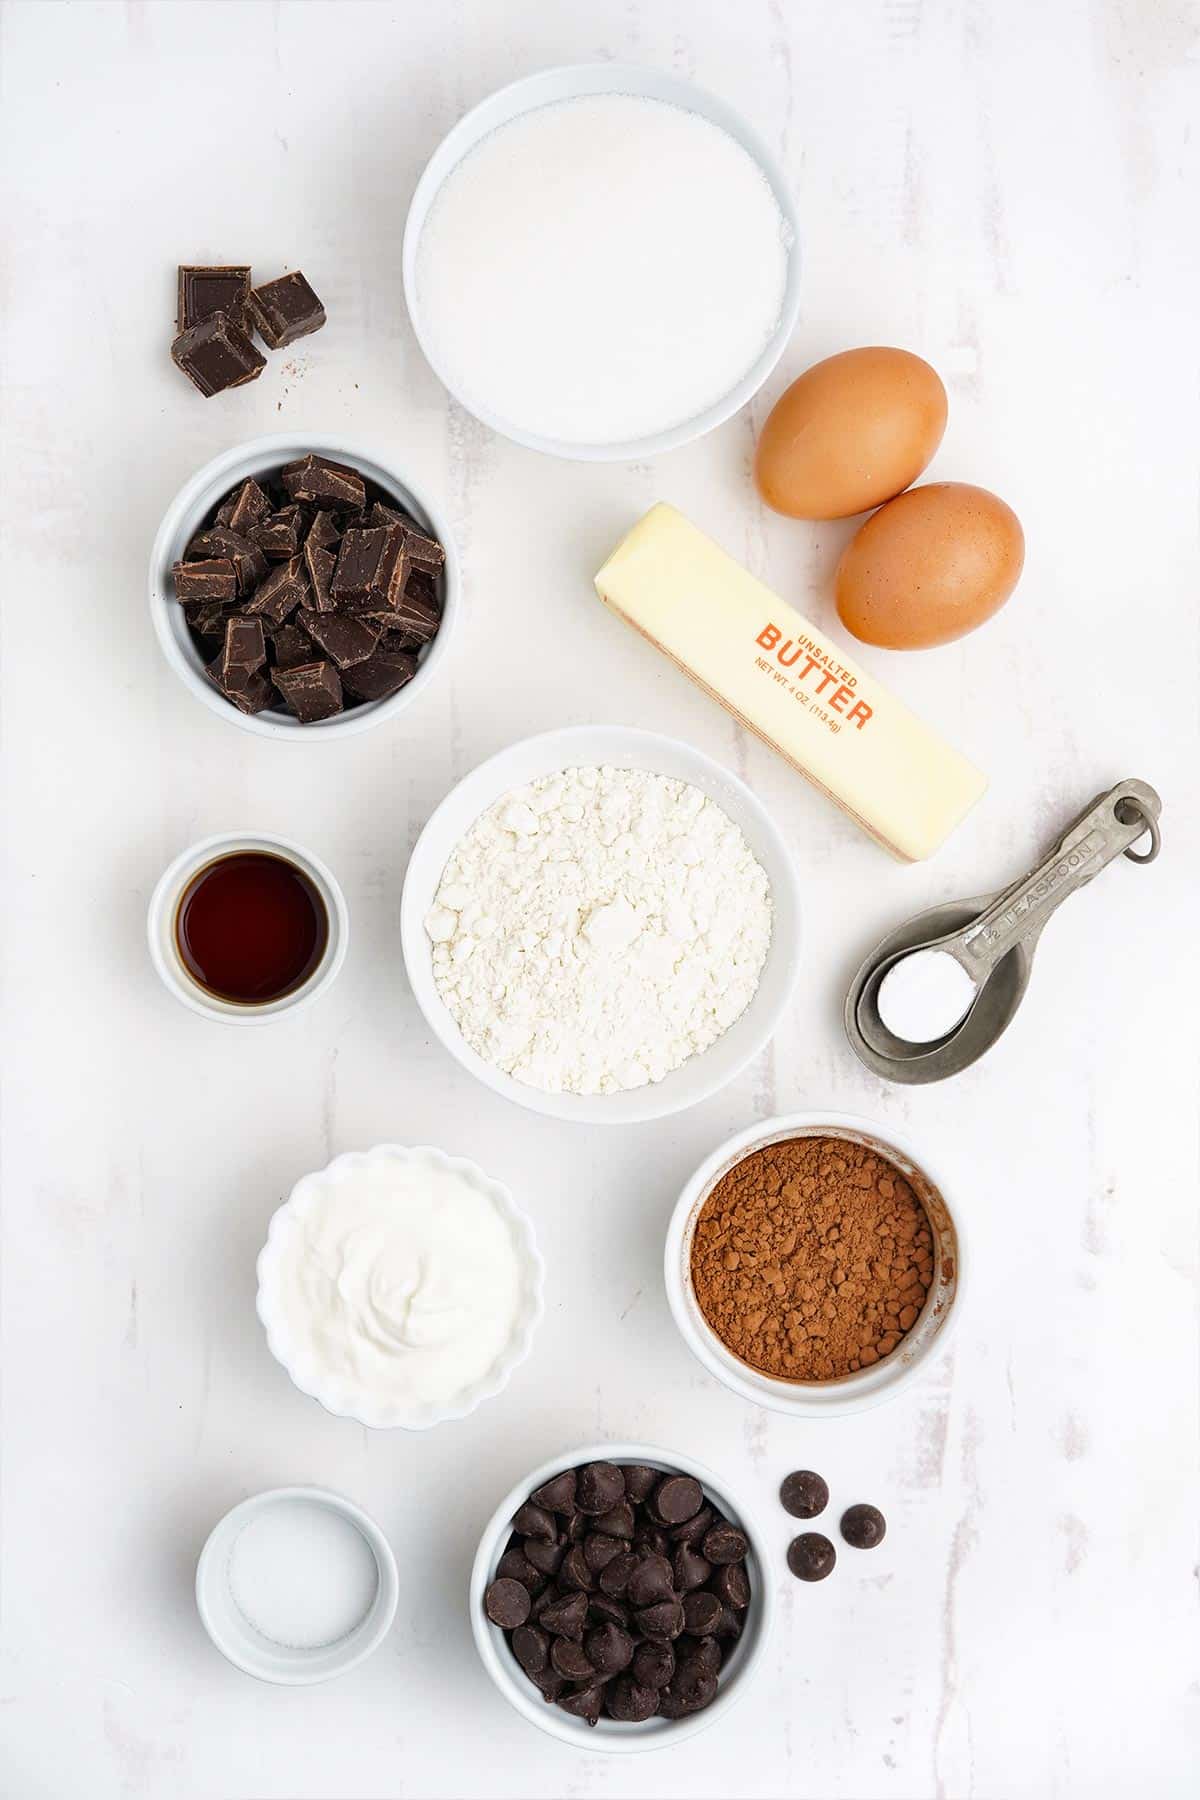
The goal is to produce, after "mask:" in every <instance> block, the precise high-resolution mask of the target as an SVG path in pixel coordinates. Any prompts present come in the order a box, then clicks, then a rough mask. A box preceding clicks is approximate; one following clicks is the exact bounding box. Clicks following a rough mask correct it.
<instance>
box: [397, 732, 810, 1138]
mask: <svg viewBox="0 0 1200 1800" xmlns="http://www.w3.org/2000/svg"><path fill="white" fill-rule="evenodd" d="M602 763H608V764H611V765H612V766H613V767H615V768H620V769H649V770H652V771H653V772H654V773H656V774H659V775H666V776H669V777H670V778H671V779H672V780H675V781H687V782H690V783H691V784H692V786H693V787H697V788H699V789H701V791H702V792H703V793H705V794H707V795H708V796H709V797H710V798H711V799H712V800H715V801H716V803H717V805H718V806H720V807H721V808H722V809H723V811H724V812H725V813H726V814H727V815H728V816H729V818H730V819H732V820H733V823H734V824H735V825H736V826H737V827H738V829H739V830H740V831H741V833H742V835H743V837H744V838H745V839H746V842H747V843H748V844H749V846H750V848H751V850H752V851H753V852H754V854H755V856H756V857H757V858H758V860H759V862H760V863H761V864H762V866H763V868H764V870H765V871H766V875H767V879H768V881H769V882H770V884H771V899H772V903H773V909H774V910H773V920H772V929H771V947H770V949H769V950H768V952H767V959H766V962H765V963H764V965H763V970H762V976H761V979H760V980H759V984H758V991H757V992H756V994H755V996H754V998H753V1000H752V1001H751V1002H750V1004H749V1006H748V1007H747V1008H746V1010H745V1012H744V1013H743V1014H742V1015H741V1017H740V1018H739V1019H736V1020H735V1021H734V1023H733V1024H732V1025H731V1026H730V1027H729V1029H728V1031H726V1032H725V1033H724V1034H723V1035H722V1036H721V1037H719V1038H718V1039H717V1041H716V1042H715V1043H714V1044H712V1045H710V1046H709V1048H708V1049H707V1050H705V1051H703V1052H702V1053H701V1054H700V1055H699V1056H694V1057H692V1058H691V1060H690V1061H689V1062H686V1063H684V1064H683V1065H682V1067H681V1068H678V1069H674V1070H672V1072H671V1073H670V1074H669V1075H667V1076H665V1077H664V1079H663V1080H662V1081H656V1082H651V1083H650V1084H649V1085H648V1086H646V1087H640V1088H632V1089H630V1090H629V1091H628V1092H626V1093H621V1094H551V1093H547V1092H546V1091H545V1090H543V1089H542V1088H535V1087H529V1086H528V1085H527V1084H526V1083H524V1082H521V1081H516V1080H514V1078H513V1077H512V1076H511V1075H506V1074H505V1073H504V1071H503V1070H502V1069H498V1068H496V1067H495V1065H494V1064H492V1063H489V1062H485V1061H484V1059H483V1057H482V1056H480V1055H479V1054H478V1052H476V1051H475V1050H473V1049H472V1048H471V1046H470V1045H469V1044H468V1043H467V1041H466V1039H465V1038H464V1037H463V1035H462V1033H461V1031H460V1030H459V1028H458V1026H457V1024H456V1023H455V1021H454V1019H453V1017H452V1016H451V1014H450V1011H449V1009H448V1008H447V1006H446V1003H445V1001H444V1000H443V999H442V997H441V995H440V994H439V993H438V990H437V985H436V983H435V981H434V978H433V958H432V947H431V945H430V942H429V938H428V937H427V935H426V932H425V918H426V915H427V914H428V912H429V910H430V908H431V907H432V905H433V902H434V897H435V895H436V893H437V890H438V886H439V884H440V882H441V879H442V871H443V870H444V869H445V867H446V863H447V862H448V861H449V858H450V855H451V852H452V851H453V850H454V848H455V846H456V845H457V843H458V841H459V839H460V838H461V837H462V836H463V834H464V833H465V832H467V831H468V830H469V829H470V827H471V826H472V825H473V824H474V823H475V820H476V819H477V818H478V817H479V815H480V813H483V812H486V811H487V809H488V807H489V806H491V805H492V803H493V802H494V801H496V800H498V799H499V798H500V797H501V795H503V794H506V793H508V792H510V791H511V790H512V789H513V788H519V787H523V786H524V785H525V783H526V782H529V781H535V780H537V779H538V778H539V777H540V776H543V775H553V774H556V773H557V772H558V770H560V769H570V768H579V767H586V766H587V765H589V764H592V765H599V764H602ZM400 937H401V943H402V945H403V949H404V963H405V967H406V968H407V970H408V979H409V982H410V983H411V985H412V990H413V994H414V995H415V997H416V1001H417V1005H418V1006H419V1007H420V1009H421V1011H422V1012H423V1013H424V1015H425V1018H426V1021H427V1022H428V1024H429V1026H430V1028H431V1029H432V1030H433V1032H434V1033H435V1034H436V1036H437V1037H438V1038H440V1040H441V1042H442V1043H443V1044H444V1045H445V1047H446V1049H447V1050H448V1051H449V1052H450V1054H451V1056H453V1057H454V1058H455V1059H456V1060H457V1061H458V1062H460V1063H461V1064H462V1066H463V1068H464V1069H466V1070H467V1071H468V1072H469V1073H470V1074H472V1075H474V1076H475V1078H476V1080H477V1081H482V1082H483V1084H484V1085H485V1087H490V1088H491V1089H492V1090H493V1092H495V1093H497V1094H503V1096H504V1098H505V1099H506V1100H512V1101H514V1102H515V1103H516V1105H518V1106H523V1107H525V1108H527V1110H529V1111H530V1112H537V1113H545V1114H547V1115H548V1116H549V1117H550V1118H552V1119H571V1120H575V1121H578V1122H579V1123H581V1124H586V1125H630V1124H634V1123H636V1122H637V1121H639V1120H642V1119H661V1118H664V1117H665V1116H666V1115H667V1114H668V1113H674V1112H681V1111H682V1110H683V1108H684V1107H686V1106H694V1105H695V1104H696V1103H697V1101H699V1100H706V1099H707V1098H708V1096H709V1095H710V1094H715V1093H716V1091H717V1089H718V1088H722V1087H724V1086H725V1084H726V1082H729V1081H732V1080H733V1078H734V1076H735V1075H737V1074H739V1073H740V1071H741V1070H742V1069H744V1068H745V1066H746V1064H747V1063H748V1062H750V1061H751V1059H752V1058H753V1057H755V1056H757V1055H758V1053H759V1051H760V1050H761V1049H762V1048H763V1046H764V1044H766V1042H767V1040H768V1039H769V1038H770V1037H771V1036H772V1035H773V1033H774V1032H775V1031H776V1030H777V1028H778V1026H779V1023H780V1020H781V1019H782V1017H783V1015H784V1013H785V1011H786V1010H787V1007H788V1005H789V1003H790V1001H791V997H792V990H793V988H794V986H795V982H796V977H797V975H798V974H799V971H800V884H799V882H798V880H797V878H796V871H795V869H794V867H793V865H792V859H791V856H790V854H789V852H788V848H787V845H786V844H785V843H784V841H783V838H782V836H781V835H780V832H779V829H778V827H777V826H776V825H775V823H774V821H773V819H772V818H771V816H770V814H769V813H768V812H767V810H766V808H765V807H764V806H763V805H762V804H761V803H760V802H759V801H758V800H757V799H756V798H755V796H754V795H753V794H752V793H751V792H750V789H749V788H748V787H747V786H746V784H745V782H743V781H739V780H738V778H737V776H736V775H731V774H730V772H729V770H728V769H723V768H722V767H721V765H720V763H717V762H714V761H713V759H712V758H711V757H710V756H705V755H704V753H703V752H702V751H700V750H695V749H693V748H692V746H691V745H690V744H685V743H683V742H682V741H681V740H680V739H678V738H669V737H660V736H659V735H658V734H657V733H656V732H652V731H638V730H636V729H635V728H634V727H633V726H629V725H575V726H570V727H568V728H567V729H565V730H562V731H546V732H543V733H542V734H541V735H540V736H539V737H531V738H523V739H522V740H521V742H520V743H517V744H510V745H509V747H508V749H507V750H501V751H500V753H499V754H498V755H497V756H493V757H491V758H490V759H489V760H488V761H487V762H485V763H481V764H480V765H479V767H478V768H477V769H473V770H472V771H471V773H470V774H469V775H467V776H464V778H463V780H462V781H460V782H459V784H458V786H457V787H455V788H452V789H451V791H450V793H449V794H447V796H446V798H445V799H444V800H443V801H442V803H441V805H440V806H439V807H438V808H437V810H436V811H435V812H434V813H433V815H432V817H431V818H430V820H429V822H428V824H427V825H426V826H425V829H424V831H422V833H421V835H420V837H419V838H418V839H417V842H416V846H415V848H414V850H413V853H412V856H411V857H410V859H409V864H408V871H407V873H406V875H405V877H404V892H403V895H402V896H401V901H400Z"/></svg>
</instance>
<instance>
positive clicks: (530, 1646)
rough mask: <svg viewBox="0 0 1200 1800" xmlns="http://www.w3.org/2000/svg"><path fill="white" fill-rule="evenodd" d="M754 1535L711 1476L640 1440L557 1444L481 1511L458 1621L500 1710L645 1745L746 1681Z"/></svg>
mask: <svg viewBox="0 0 1200 1800" xmlns="http://www.w3.org/2000/svg"><path fill="white" fill-rule="evenodd" d="M766 1567H767V1555H766V1548H765V1543H764V1540H763V1538H762V1536H761V1533H760V1531H759V1529H758V1527H757V1526H756V1525H755V1523H754V1522H753V1520H752V1519H751V1517H750V1515H749V1514H748V1513H747V1511H746V1509H745V1507H744V1506H742V1505H741V1504H740V1503H739V1502H737V1501H735V1500H734V1498H733V1496H732V1495H731V1494H730V1493H729V1492H728V1490H727V1489H726V1488H725V1486H724V1484H723V1483H722V1482H721V1481H720V1480H719V1479H718V1477H717V1476H715V1475H713V1474H712V1473H711V1472H710V1471H709V1470H708V1469H705V1468H704V1467H703V1466H702V1465H700V1464H698V1463H696V1462H693V1461H692V1460H691V1459H690V1458H688V1457H682V1456H678V1455H675V1454H674V1453H673V1452H668V1451H664V1450H658V1449H655V1448H653V1447H652V1446H650V1445H646V1444H593V1445H590V1446H586V1447H585V1448H583V1449H580V1450H572V1451H568V1452H566V1453H565V1454H564V1455H562V1456H557V1457H555V1458H554V1459H553V1460H552V1461H551V1462H548V1463H545V1464H544V1465H543V1466H542V1467H541V1468H540V1469H535V1470H534V1472H533V1473H532V1474H531V1475H528V1476H526V1477H525V1479H524V1480H523V1481H520V1482H518V1483H517V1485H516V1487H514V1488H513V1489H512V1491H511V1492H510V1493H509V1494H506V1495H505V1497H504V1499H503V1500H502V1501H501V1503H500V1505H499V1506H498V1507H497V1508H496V1511H495V1513H494V1514H493V1515H492V1518H491V1520H490V1522H489V1523H488V1526H487V1528H486V1530H485V1531H484V1534H483V1537H482V1539H481V1541H480V1545H479V1550H478V1553H477V1554H476V1557H475V1566H474V1568H473V1570H472V1573H471V1590H470V1608H471V1627H472V1630H473V1632H474V1636H475V1644H476V1648H477V1649H478V1651H479V1655H480V1657H481V1659H482V1661H483V1665H484V1668H485V1669H486V1670H487V1672H488V1674H489V1675H490V1676H491V1678H492V1680H493V1682H494V1683H495V1685H496V1686H497V1688H499V1690H500V1692H501V1693H502V1694H503V1696H504V1698H505V1699H506V1700H507V1701H508V1703H509V1705H510V1706H513V1707H515V1708H516V1710H517V1711H518V1712H519V1713H521V1714H522V1715H523V1717H525V1718H526V1719H528V1720H529V1721H530V1722H531V1723H532V1724H534V1725H537V1726H539V1727H540V1728H541V1729H542V1730H543V1731H546V1732H548V1733H549V1734H550V1736H551V1737H556V1738H560V1739H562V1741H563V1742H564V1743H568V1744H573V1745H574V1746H575V1747H576V1748H577V1749H587V1750H600V1751H605V1752H609V1751H612V1752H622V1751H635V1750H654V1749H659V1748H661V1747H662V1746H664V1745H666V1744H669V1743H678V1742H679V1741H680V1739H682V1738H685V1737H690V1736H691V1735H692V1734H693V1733H694V1732H697V1731H702V1730H704V1729H705V1727H706V1726H708V1725H711V1724H714V1723H715V1722H716V1720H717V1719H718V1718H720V1717H721V1715H722V1714H723V1713H725V1712H727V1711H728V1710H729V1708H730V1707H731V1706H732V1705H734V1703H735V1702H736V1701H737V1700H738V1699H739V1698H740V1697H741V1696H742V1695H743V1694H744V1693H745V1692H746V1690H747V1688H748V1686H749V1683H750V1680H751V1678H752V1677H753V1675H754V1672H755V1670H756V1669H757V1668H758V1667H759V1666H760V1664H761V1661H762V1655H763V1651H764V1649H765V1648H766V1644H767V1640H768V1637H769V1634H770V1628H771V1618H772V1611H773V1604H774V1602H773V1592H772V1589H771V1587H770V1584H769V1582H768V1580H767V1578H766V1575H765V1569H766Z"/></svg>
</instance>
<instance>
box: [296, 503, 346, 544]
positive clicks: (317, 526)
mask: <svg viewBox="0 0 1200 1800" xmlns="http://www.w3.org/2000/svg"><path fill="white" fill-rule="evenodd" d="M341 537H342V530H341V526H340V525H339V524H338V523H337V520H336V519H335V518H334V516H333V514H332V513H331V512H325V511H318V512H316V513H314V514H313V521H312V524H311V525H310V526H309V528H308V536H307V537H306V538H305V540H304V542H305V547H306V548H307V546H308V545H309V544H312V545H314V546H315V548H316V549H318V550H335V549H336V548H337V546H338V544H339V543H340V542H341Z"/></svg>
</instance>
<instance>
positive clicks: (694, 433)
mask: <svg viewBox="0 0 1200 1800" xmlns="http://www.w3.org/2000/svg"><path fill="white" fill-rule="evenodd" d="M588 94H634V95H638V96H642V97H644V98H646V99H648V100H665V101H668V102H669V103H670V104H672V105H674V106H682V107H684V108H685V109H686V110H687V111H688V112H693V113H699V115H700V116H701V117H702V118H705V119H709V120H711V121H712V123H713V124H714V125H719V126H720V127H721V129H722V130H724V131H727V132H728V133H729V136H730V137H732V138H734V139H735V140H736V141H737V142H738V143H739V144H741V145H742V147H743V149H745V150H747V151H748V152H749V153H750V155H751V156H752V157H753V158H754V160H755V162H756V163H757V164H758V166H759V168H760V169H761V170H762V172H763V174H764V175H765V176H766V178H767V180H768V182H769V183H770V185H771V190H772V192H773V194H774V195H775V199H776V201H777V203H778V205H779V210H780V212H781V213H782V214H783V217H784V220H785V222H786V224H787V227H788V232H789V235H790V244H789V250H788V272H787V281H786V285H785V287H784V295H783V305H782V307H781V308H780V314H779V321H778V323H777V325H776V327H775V330H774V332H773V334H772V336H771V340H770V342H769V343H768V344H767V345H766V346H765V348H764V349H763V351H762V353H761V355H760V356H759V357H758V359H757V361H755V362H754V363H753V365H752V366H751V367H750V368H749V369H748V370H747V371H746V373H745V375H743V377H742V379H741V380H740V381H739V382H738V383H737V385H736V386H735V387H732V388H731V389H730V390H729V392H728V393H727V394H726V395H724V397H723V398H722V399H720V400H718V401H717V402H716V403H715V404H714V405H713V406H710V407H708V408H706V410H705V411H703V412H701V413H697V414H696V416H695V417H694V418H691V419H685V420H684V421H683V422H682V423H681V424H677V425H672V426H671V427H670V428H669V429H668V430H665V431H659V432H656V433H654V434H653V435H652V436H649V437H643V438H634V439H631V440H629V441H627V442H624V443H613V444H566V443H562V442H560V441H559V440H558V439H557V438H543V437H539V436H537V435H536V434H535V433H533V432H527V431H523V430H522V429H521V427H520V422H519V421H518V420H513V419H502V418H499V417H496V416H494V415H493V414H491V413H490V412H488V411H487V410H486V408H484V407H481V406H479V405H477V404H476V403H475V402H474V401H473V400H472V399H471V398H470V396H468V395H464V394H461V393H459V392H458V391H457V390H456V389H455V387H454V386H453V384H452V383H451V382H450V381H449V380H447V378H446V373H445V371H444V370H443V369H442V368H441V366H440V365H439V363H438V360H437V357H436V355H435V353H434V351H433V349H432V347H431V342H430V333H429V331H428V328H427V326H426V323H425V321H424V319H423V317H422V312H421V304H420V296H419V293H418V291H417V247H418V245H419V243H420V240H421V232H422V231H423V230H424V227H425V221H426V219H427V218H428V216H429V211H430V208H431V207H432V205H433V203H434V201H435V200H436V198H437V194H438V189H439V188H440V187H441V185H442V183H443V182H444V181H445V179H446V177H447V175H449V173H450V171H451V170H452V169H453V168H455V167H456V165H457V164H458V163H460V162H461V161H462V159H463V157H464V156H465V155H466V154H467V152H468V151H469V150H473V149H474V147H475V145H476V144H477V143H479V141H480V139H481V138H485V137H486V136H487V135H488V133H489V132H491V131H495V129H496V127H497V126H498V125H506V124H507V123H508V122H509V120H510V119H516V118H519V117H520V116H521V115H522V114H523V113H527V112H532V111H533V110H534V108H535V107H538V106H549V105H551V104H552V103H553V102H555V101H558V100H576V99H580V98H581V97H583V96H584V95H588ZM647 179H648V180H651V181H652V180H653V172H652V171H648V172H647ZM713 254H714V255H715V256H716V255H720V244H719V242H714V246H713ZM403 276H404V297H405V300H406V302H407V304H408V313H409V317H410V319H411V320H412V325H413V330H414V332H415V333H416V336H417V342H418V343H419V344H420V346H421V348H422V350H423V351H424V352H425V356H426V360H427V361H428V362H429V365H430V367H431V368H432V369H433V371H434V373H435V374H436V375H437V376H438V378H439V380H440V381H441V382H442V384H443V386H444V387H446V388H447V389H448V390H449V391H450V392H451V393H452V394H453V395H454V398H455V399H456V400H457V401H458V402H459V404H460V405H461V406H464V407H465V408H466V410H467V411H468V412H471V413H474V415H475V416H476V418H478V419H480V420H482V422H483V423H484V424H485V425H488V426H490V427H491V429H492V430H493V431H497V432H499V433H500V434H501V436H503V437H507V438H510V439H511V440H512V442H513V443H516V444H522V445H524V447H525V448H526V449H527V450H541V451H543V452H544V453H545V454H546V455H548V456H563V457H568V458H570V459H572V460H574V461H576V462H630V461H634V460H641V459H642V458H644V457H648V456H658V455H660V454H661V453H662V451H664V450H673V449H675V448H676V447H677V446H678V445H680V444H687V443H690V442H691V441H692V439H693V438H698V437H702V436H703V435H704V433H705V432H707V431H712V430H713V429H714V427H716V426H717V425H721V424H723V423H724V421H725V420H726V419H728V418H731V417H732V416H733V414H734V413H735V412H737V411H738V410H739V408H741V407H743V406H745V404H746V402H747V401H748V400H751V399H752V398H753V397H754V395H755V394H756V393H757V392H758V390H759V388H760V387H761V386H762V384H763V382H764V381H765V380H766V379H767V377H768V375H769V374H770V373H771V371H772V369H773V368H774V367H775V364H776V363H777V362H778V361H779V358H780V357H781V356H782V355H783V351H784V348H785V346H786V344H787V341H788V339H789V338H790V337H791V335H792V332H793V330H794V329H795V325H796V319H797V317H798V315H799V311H800V235H799V225H798V223H797V219H796V211H795V207H794V206H793V204H792V196H791V193H790V191H789V189H788V184H787V181H786V180H785V178H784V173H783V170H782V168H781V167H780V165H779V163H778V161H777V160H776V158H775V157H774V156H773V155H772V153H771V151H770V150H769V149H768V148H767V146H766V144H765V143H764V142H763V140H762V139H761V138H760V137H759V136H758V133H757V132H755V131H753V130H752V129H751V127H750V126H749V125H748V124H747V123H746V121H745V119H743V118H742V116H741V114H740V113H738V112H736V111H735V110H734V108H733V107H731V106H727V105H726V103H725V102H724V101H723V100H721V99H718V97H717V96H716V95H715V94H708V93H705V92H704V90H703V89H701V88H697V87H693V86H692V84H691V82H690V81H682V80H680V78H679V76H677V75H671V74H668V73H667V72H666V70H664V69H651V68H645V67H643V66H642V65H641V64H639V63H605V62H601V63H575V64H570V65H567V66H565V67H562V68H557V69H543V70H541V71H540V72H539V73H538V74H536V75H527V76H525V77H524V78H523V79H522V80H520V81H514V82H512V83H510V85H509V86H508V87H504V88H501V89H500V90H499V91H498V92H497V93H495V94H491V95H489V96H488V98H487V99H486V100H483V101H481V102H480V104H479V105H478V106H476V107H473V108H472V110H471V111H470V112H469V113H466V114H465V115H464V116H463V118H461V119H460V120H459V121H458V124H457V125H455V126H454V127H453V129H452V130H451V131H449V132H448V133H447V135H446V136H445V137H444V138H443V139H442V141H441V143H440V144H439V145H438V147H437V149H436V150H435V151H434V153H433V155H432V156H431V157H430V159H429V161H428V163H427V164H426V166H425V170H424V173H423V174H422V176H421V179H420V180H419V181H418V183H417V186H416V190H415V192H414V194H413V197H412V202H411V204H410V206H409V209H408V222H407V224H406V226H405V228H404V252H403ZM536 278H537V272H536V270H533V271H531V279H533V280H536ZM583 353H584V354H586V349H585V350H584V352H583Z"/></svg>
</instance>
